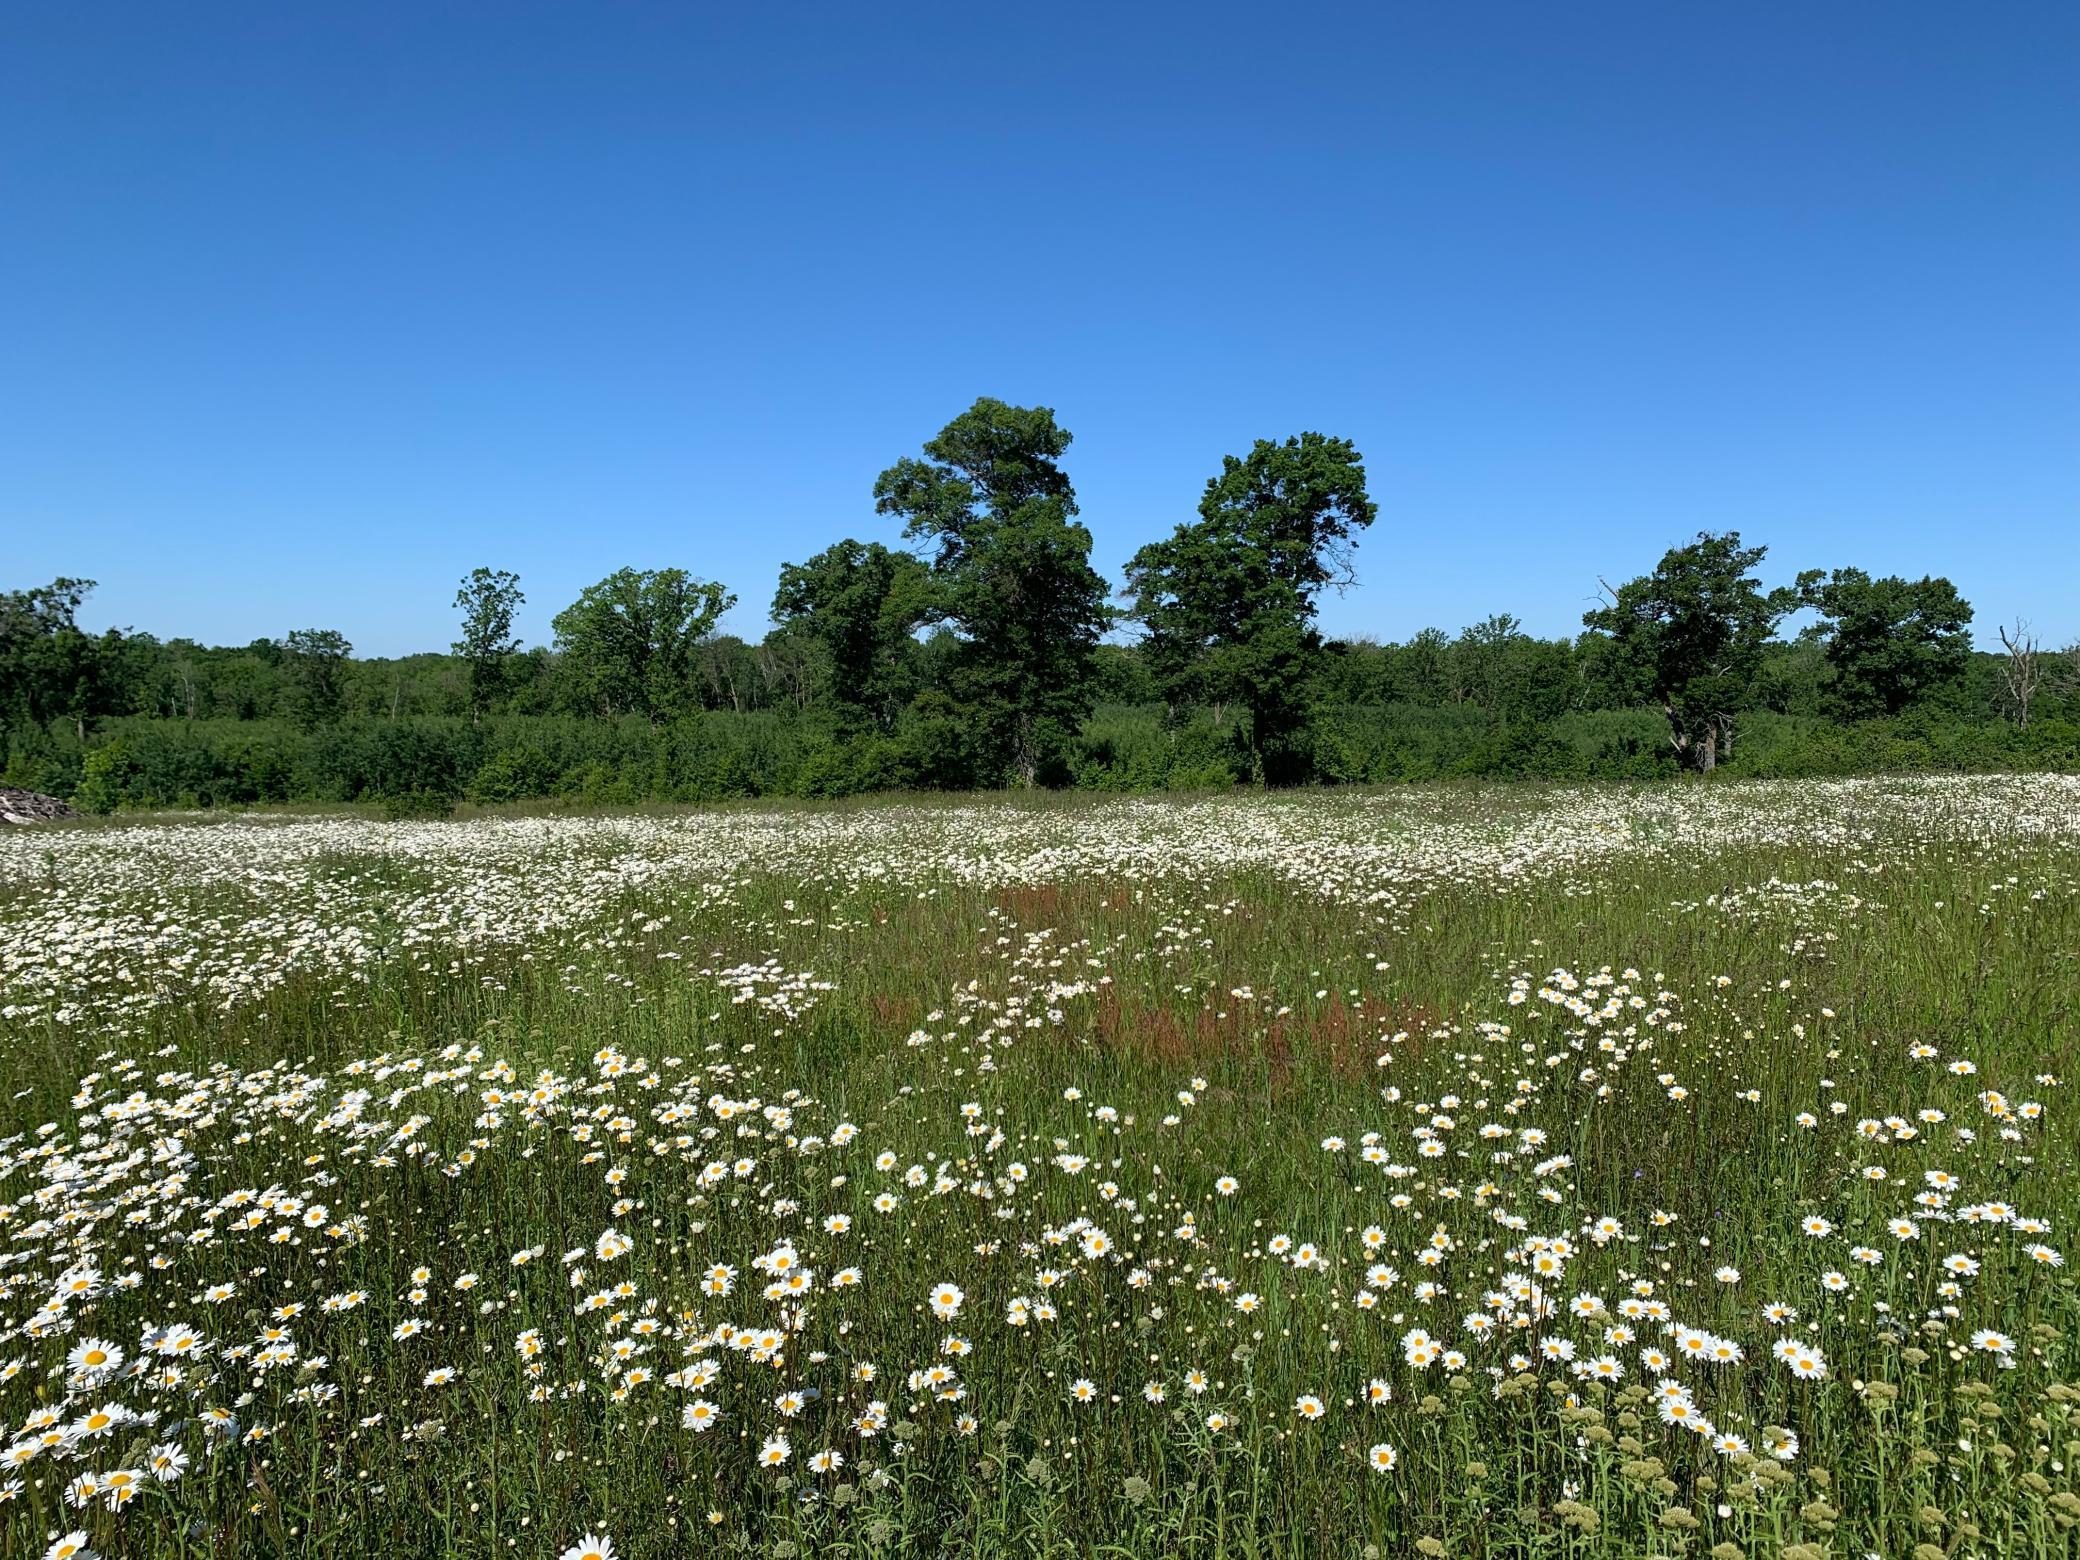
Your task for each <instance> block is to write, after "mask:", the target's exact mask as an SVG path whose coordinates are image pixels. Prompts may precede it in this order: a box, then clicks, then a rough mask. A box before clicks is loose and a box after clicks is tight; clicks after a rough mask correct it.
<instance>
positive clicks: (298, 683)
mask: <svg viewBox="0 0 2080 1560" xmlns="http://www.w3.org/2000/svg"><path fill="white" fill-rule="evenodd" d="M353 653H354V647H353V646H352V645H350V644H348V643H347V636H346V635H345V634H342V633H341V632H340V631H339V630H338V629H336V628H297V629H291V630H290V631H289V635H288V637H287V638H286V639H284V640H283V641H282V668H283V670H284V671H285V672H286V673H287V674H288V686H287V692H288V702H289V718H290V719H291V720H293V721H295V722H296V724H297V725H299V726H301V727H303V728H304V729H305V730H306V731H309V730H313V729H315V728H317V727H319V726H323V725H326V724H328V723H329V722H331V721H335V720H338V719H339V717H340V713H341V711H342V709H343V708H344V706H345V693H346V661H347V657H348V656H350V655H352V654H353Z"/></svg>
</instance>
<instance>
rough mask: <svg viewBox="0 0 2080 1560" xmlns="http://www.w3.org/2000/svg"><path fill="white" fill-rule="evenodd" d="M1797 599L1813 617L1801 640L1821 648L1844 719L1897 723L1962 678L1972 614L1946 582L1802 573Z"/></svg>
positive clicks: (1842, 571)
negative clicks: (1904, 713)
mask: <svg viewBox="0 0 2080 1560" xmlns="http://www.w3.org/2000/svg"><path fill="white" fill-rule="evenodd" d="M1798 591H1799V599H1800V602H1801V604H1802V605H1805V606H1809V607H1812V608H1814V609H1816V610H1817V611H1818V612H1819V614H1820V617H1821V621H1820V623H1819V624H1817V625H1816V626H1815V627H1814V628H1812V629H1809V630H1808V631H1807V634H1808V636H1809V637H1811V638H1812V639H1814V640H1817V641H1818V642H1819V643H1820V644H1821V645H1822V646H1824V649H1825V655H1826V659H1827V664H1828V667H1829V668H1830V669H1831V670H1832V671H1833V673H1834V684H1833V690H1832V692H1833V698H1834V701H1835V703H1836V705H1837V706H1838V707H1839V708H1840V710H1841V712H1842V713H1843V714H1844V715H1847V716H1848V717H1849V718H1850V719H1852V720H1855V719H1862V718H1865V717H1868V716H1873V715H1886V716H1891V715H1897V714H1899V713H1900V712H1901V711H1902V710H1904V709H1906V708H1907V707H1908V706H1909V705H1912V704H1914V703H1917V702H1918V701H1919V700H1921V699H1923V698H1925V697H1927V696H1928V694H1929V693H1931V692H1932V691H1934V690H1935V689H1937V688H1940V687H1943V686H1945V685H1948V684H1953V683H1955V682H1957V681H1958V680H1959V679H1960V678H1961V677H1963V675H1964V669H1965V663H1966V662H1967V661H1968V660H1969V659H1970V658H1971V653H1972V640H1971V634H1970V632H1969V629H1968V625H1969V624H1970V623H1971V621H1972V609H1971V605H1970V603H1968V602H1967V601H1965V599H1964V598H1963V597H1961V596H1959V595H1958V594H1957V587H1956V586H1955V585H1952V584H1951V583H1950V582H1949V581H1948V580H1945V579H1935V578H1931V577H1927V576H1924V577H1923V578H1921V579H1918V580H1907V579H1902V578H1900V577H1899V576H1898V575H1896V574H1895V575H1888V576H1886V577H1885V578H1883V579H1876V580H1874V579H1872V578H1871V577H1870V576H1869V575H1868V574H1866V573H1864V571H1863V570H1861V569H1836V570H1835V571H1834V572H1833V573H1832V574H1824V573H1823V572H1822V571H1821V570H1819V569H1809V570H1807V571H1806V572H1805V573H1803V574H1801V575H1799V577H1798Z"/></svg>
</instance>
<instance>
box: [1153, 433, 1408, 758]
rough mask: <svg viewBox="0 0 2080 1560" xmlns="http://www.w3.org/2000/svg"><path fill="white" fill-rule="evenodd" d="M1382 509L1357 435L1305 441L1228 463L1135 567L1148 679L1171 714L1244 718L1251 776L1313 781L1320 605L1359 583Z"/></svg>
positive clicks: (1261, 445)
mask: <svg viewBox="0 0 2080 1560" xmlns="http://www.w3.org/2000/svg"><path fill="white" fill-rule="evenodd" d="M1376 513H1377V506H1376V505H1375V504H1374V503H1373V502H1372V500H1371V498H1370V497H1369V496H1368V495H1367V494H1366V491H1365V468H1364V466H1363V465H1362V464H1361V462H1360V459H1359V455H1358V452H1357V450H1356V448H1355V447H1354V446H1353V445H1352V444H1351V443H1350V441H1349V440H1347V439H1331V438H1326V437H1324V436H1323V435H1321V434H1318V433H1304V434H1301V435H1300V436H1299V437H1298V438H1292V439H1287V440H1286V441H1285V443H1284V444H1273V443H1271V442H1270V441H1269V440H1266V439H1259V440H1258V441H1257V442H1256V444H1255V445H1253V446H1252V447H1251V449H1250V452H1249V454H1248V455H1247V456H1244V457H1241V458H1239V459H1238V458H1237V457H1235V456H1233V455H1229V456H1226V457H1225V458H1224V459H1223V461H1222V463H1221V472H1220V475H1219V476H1217V477H1212V478H1210V479H1208V481H1207V484H1206V491H1205V493H1204V495H1203V496H1202V497H1201V498H1200V500H1199V518H1198V519H1197V520H1196V521H1194V522H1191V523H1188V524H1184V525H1180V526H1179V527H1178V528H1177V530H1176V531H1175V533H1174V534H1172V535H1171V536H1170V537H1168V538H1167V539H1165V540H1163V541H1160V542H1151V543H1150V544H1149V545H1148V546H1146V547H1143V548H1142V549H1141V550H1140V551H1139V552H1138V553H1136V554H1135V555H1134V557H1133V559H1132V561H1131V562H1129V563H1128V565H1127V591H1128V594H1129V596H1130V597H1131V598H1132V600H1133V611H1134V616H1135V617H1136V618H1137V619H1139V620H1140V622H1141V624H1142V626H1143V627H1144V628H1145V629H1146V630H1147V632H1148V639H1147V642H1146V650H1145V654H1146V657H1147V660H1148V664H1149V667H1150V670H1151V672H1152V673H1153V675H1154V678H1155V680H1156V682H1157V684H1158V685H1159V686H1160V687H1161V688H1162V690H1163V693H1164V696H1165V697H1166V698H1167V699H1169V701H1170V702H1171V704H1172V705H1173V706H1177V705H1185V704H1201V705H1208V704H1210V705H1212V706H1214V707H1215V708H1216V709H1217V710H1218V709H1220V708H1222V707H1224V706H1228V705H1236V706H1239V707H1240V708H1241V709H1242V710H1243V711H1244V712H1245V719H1244V721H1243V725H1242V735H1243V740H1244V743H1245V744H1246V746H1247V749H1248V753H1249V759H1250V766H1249V767H1250V774H1251V778H1252V779H1254V780H1256V781H1258V782H1260V783H1271V784H1285V783H1291V782H1293V781H1296V780H1302V779H1305V778H1307V777H1308V774H1309V768H1308V751H1307V741H1306V737H1305V732H1306V726H1307V717H1308V710H1309V706H1310V702H1311V700H1310V698H1309V685H1310V683H1311V681H1312V679H1313V676H1314V673H1315V671H1316V669H1317V662H1318V659H1319V656H1320V651H1321V638H1320V636H1319V635H1318V634H1317V633H1316V632H1315V630H1314V626H1313V625H1314V615H1315V597H1316V595H1317V593H1318V592H1319V591H1320V589H1321V587H1322V586H1323V585H1326V584H1335V583H1342V582H1345V581H1347V580H1349V579H1350V578H1351V577H1352V570H1351V552H1352V549H1353V548H1354V547H1355V546H1356V536H1355V533H1356V532H1358V531H1360V530H1362V529H1364V528H1365V527H1366V526H1368V525H1370V524H1371V523H1372V520H1373V516H1374V515H1375V514H1376Z"/></svg>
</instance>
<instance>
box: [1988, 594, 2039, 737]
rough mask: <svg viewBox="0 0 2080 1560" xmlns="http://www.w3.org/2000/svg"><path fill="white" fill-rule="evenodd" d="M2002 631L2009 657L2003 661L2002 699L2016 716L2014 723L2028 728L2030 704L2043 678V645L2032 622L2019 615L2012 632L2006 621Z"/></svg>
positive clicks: (2025, 729)
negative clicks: (2031, 624)
mask: <svg viewBox="0 0 2080 1560" xmlns="http://www.w3.org/2000/svg"><path fill="white" fill-rule="evenodd" d="M1999 633H2000V636H2001V649H2003V650H2004V651H2006V652H2007V659H2005V660H2004V661H2002V662H2001V693H2002V695H2003V702H2004V703H2006V705H2007V706H2008V713H2009V714H2011V715H2013V716H2014V717H2015V724H2016V725H2017V726H2020V727H2021V728H2022V729H2023V730H2024V731H2027V730H2029V707H2030V705H2031V703H2033V702H2034V701H2035V699H2036V697H2037V689H2038V688H2039V687H2040V686H2041V685H2042V684H2043V681H2044V669H2043V667H2042V665H2041V664H2040V663H2041V660H2042V657H2043V647H2042V645H2041V644H2040V643H2039V641H2038V639H2037V636H2036V634H2035V633H2034V632H2033V631H2032V630H2031V628H2030V626H2029V624H2028V623H2027V622H2025V621H2023V620H2022V619H2020V618H2017V619H2016V621H2015V631H2014V632H2013V633H2012V634H2011V633H2009V632H2008V629H2007V626H2006V625H2005V624H2003V625H2002V626H2001V628H2000V630H1999Z"/></svg>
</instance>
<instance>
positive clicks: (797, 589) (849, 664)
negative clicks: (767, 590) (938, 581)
mask: <svg viewBox="0 0 2080 1560" xmlns="http://www.w3.org/2000/svg"><path fill="white" fill-rule="evenodd" d="M932 595H933V592H932V576H931V570H929V569H928V568H926V567H925V565H924V564H923V563H922V562H921V561H919V560H918V559H916V558H914V557H912V556H911V555H910V554H909V553H904V552H895V551H893V550H891V549H890V548H887V547H884V546H882V545H881V543H879V542H855V541H852V540H850V539H848V540H846V541H842V542H839V543H837V544H836V545H835V546H832V547H826V548H825V549H824V550H823V551H822V552H820V553H818V554H817V555H816V556H815V557H813V558H811V559H810V560H809V561H808V562H807V563H799V564H796V563H787V564H782V565H781V566H780V588H779V589H778V590H776V591H775V592H774V593H773V620H774V622H776V623H777V624H779V626H780V632H782V633H784V634H792V635H796V636H799V637H801V638H803V639H806V640H808V641H809V642H811V643H812V644H814V645H816V646H817V647H818V648H819V649H820V650H821V651H822V652H823V655H824V657H825V679H826V682H825V689H824V697H825V700H826V702H827V703H828V705H829V707H830V709H831V712H832V714H833V716H834V717H835V718H836V721H837V724H838V727H839V729H840V731H842V732H853V731H861V730H867V729H872V730H877V731H882V732H888V731H893V730H894V729H895V723H896V716H897V715H898V714H900V713H901V711H902V708H903V706H904V705H905V704H907V703H908V702H909V701H910V698H911V696H912V695H913V694H914V693H915V691H916V673H915V662H916V659H917V639H916V635H917V630H918V628H919V627H920V626H922V624H923V623H924V621H925V620H926V618H928V617H929V616H930V615H931V612H932Z"/></svg>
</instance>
